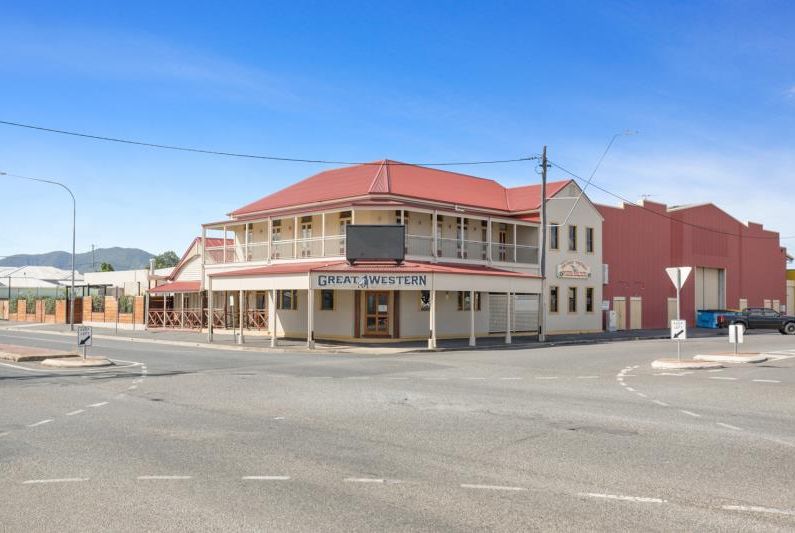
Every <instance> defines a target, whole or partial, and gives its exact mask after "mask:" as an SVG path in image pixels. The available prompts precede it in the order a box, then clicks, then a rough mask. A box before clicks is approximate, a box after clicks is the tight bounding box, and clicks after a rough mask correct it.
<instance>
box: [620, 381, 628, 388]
mask: <svg viewBox="0 0 795 533" xmlns="http://www.w3.org/2000/svg"><path fill="white" fill-rule="evenodd" d="M621 386H622V387H629V385H627V384H626V383H624V382H623V381H622V382H621Z"/></svg>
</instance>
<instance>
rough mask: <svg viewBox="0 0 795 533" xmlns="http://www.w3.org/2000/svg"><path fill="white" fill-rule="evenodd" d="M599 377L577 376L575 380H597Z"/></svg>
mask: <svg viewBox="0 0 795 533" xmlns="http://www.w3.org/2000/svg"><path fill="white" fill-rule="evenodd" d="M598 378H599V376H577V379H598Z"/></svg>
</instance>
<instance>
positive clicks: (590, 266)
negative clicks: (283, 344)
mask: <svg viewBox="0 0 795 533" xmlns="http://www.w3.org/2000/svg"><path fill="white" fill-rule="evenodd" d="M547 191H548V194H547V197H548V198H549V200H550V201H549V202H548V208H547V212H548V220H549V221H550V222H551V223H558V224H561V225H560V226H559V227H558V226H555V229H551V230H550V239H549V241H548V256H547V257H548V260H547V265H548V274H547V276H548V278H549V279H550V281H549V284H550V285H551V287H550V289H549V295H548V301H547V307H548V312H547V314H546V317H547V328H546V329H547V331H549V332H556V331H560V332H563V331H597V330H600V329H601V325H602V319H601V314H600V312H599V302H600V301H601V284H602V282H601V279H602V264H601V242H600V241H601V217H600V215H599V213H598V212H597V211H596V210H595V209H594V207H593V205H592V204H591V202H590V201H589V200H588V199H587V197H585V196H584V195H582V197H581V198H580V196H581V190H580V189H579V188H578V187H577V185H576V184H574V182H572V181H561V182H555V183H550V184H549V185H548V188H547ZM540 192H541V188H540V185H530V186H522V187H513V188H506V187H503V186H502V185H500V184H499V183H497V182H495V181H493V180H490V179H483V178H478V177H474V176H469V175H465V174H459V173H455V172H448V171H443V170H438V169H433V168H427V167H421V166H417V165H409V164H403V163H399V162H395V161H388V160H384V161H380V162H376V163H372V164H364V165H355V166H350V167H344V168H338V169H333V170H328V171H325V172H321V173H319V174H316V175H314V176H311V177H309V178H307V179H305V180H303V181H301V182H299V183H296V184H294V185H292V186H290V187H287V188H285V189H283V190H281V191H278V192H276V193H274V194H271V195H269V196H266V197H264V198H261V199H259V200H257V201H255V202H253V203H251V204H248V205H246V206H243V207H241V208H239V209H237V210H235V211H233V212H232V213H230V214H229V215H228V218H227V219H226V220H222V221H218V222H212V223H208V224H204V225H203V233H202V246H201V250H202V252H201V253H200V257H201V268H202V274H201V279H200V283H199V284H198V287H196V283H195V280H193V279H191V280H190V283H185V282H184V281H187V280H182V279H181V278H183V277H185V276H184V275H180V272H192V269H187V268H182V269H179V268H178V269H176V272H177V273H176V274H175V276H174V279H173V280H172V281H171V283H178V282H180V281H183V282H182V283H181V284H180V285H172V284H171V283H169V284H165V285H163V286H161V287H158V289H157V292H159V293H160V294H161V295H166V296H165V298H163V299H162V300H158V301H157V303H156V304H153V306H154V308H155V309H157V307H156V306H157V305H162V307H163V310H164V313H166V315H167V311H168V309H170V308H171V307H172V305H171V304H169V302H168V300H167V298H168V296H167V295H168V294H170V293H169V291H170V287H176V288H178V289H180V290H182V291H183V293H182V295H181V296H180V297H179V298H178V299H175V300H174V302H173V307H174V309H175V310H176V309H177V308H179V306H180V305H183V304H184V302H191V303H190V304H189V305H191V306H193V305H196V306H198V307H202V308H204V312H203V316H202V317H201V318H200V319H199V321H200V323H201V326H202V327H204V326H206V327H207V330H208V335H209V336H210V338H212V334H213V330H214V329H215V330H218V329H222V328H223V329H236V330H237V329H239V330H240V331H241V333H242V332H244V331H254V330H257V331H261V332H263V333H265V334H268V335H270V334H271V333H272V332H273V333H275V335H271V337H272V338H273V339H274V341H275V338H276V337H291V338H304V337H306V338H307V339H308V342H309V343H310V344H311V343H312V342H314V340H315V339H328V340H342V341H356V340H368V341H377V340H383V341H394V340H417V339H428V342H429V345H431V346H433V345H435V343H436V339H437V338H469V340H470V343H473V344H474V342H475V338H476V337H478V336H487V335H505V336H506V339H507V340H510V336H511V335H512V334H522V333H529V334H535V333H536V332H537V330H538V310H539V302H540V300H541V298H540V296H541V292H542V280H541V278H540V265H539V249H538V246H539V227H540V218H539V209H540V204H541V194H540ZM578 198H579V201H578ZM575 206H576V209H573V208H574V207H575ZM349 224H355V225H379V224H398V225H403V226H404V227H405V243H404V246H405V260H404V261H403V262H402V263H400V264H395V263H373V262H369V263H367V262H365V263H355V264H353V265H351V264H349V263H348V262H347V261H346V259H345V257H346V253H345V252H346V242H345V240H346V237H345V234H346V226H347V225H349ZM186 253H187V252H186ZM189 255H190V254H189ZM190 257H193V255H190ZM191 264H192V263H191ZM553 280H554V281H553ZM197 288H198V292H194V293H193V294H190V295H185V294H184V292H187V291H189V290H193V291H196V289H197ZM174 294H175V295H176V294H178V293H177V291H174ZM202 294H203V295H204V296H202ZM202 302H204V303H202ZM173 316H175V317H176V316H178V313H177V314H175V315H173ZM164 322H167V320H166V321H164ZM166 327H168V326H166Z"/></svg>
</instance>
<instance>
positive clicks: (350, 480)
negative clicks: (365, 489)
mask: <svg viewBox="0 0 795 533" xmlns="http://www.w3.org/2000/svg"><path fill="white" fill-rule="evenodd" d="M343 481H345V482H346V483H400V481H399V480H397V479H389V480H387V479H381V478H375V477H346V478H345V479H344V480H343Z"/></svg>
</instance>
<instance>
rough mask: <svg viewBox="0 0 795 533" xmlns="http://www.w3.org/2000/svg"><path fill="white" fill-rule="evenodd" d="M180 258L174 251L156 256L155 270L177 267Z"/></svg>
mask: <svg viewBox="0 0 795 533" xmlns="http://www.w3.org/2000/svg"><path fill="white" fill-rule="evenodd" d="M177 263H179V257H178V256H177V254H175V253H174V252H173V251H172V250H169V251H167V252H163V253H162V254H160V255H156V256H155V268H171V267H174V266H177Z"/></svg>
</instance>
